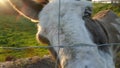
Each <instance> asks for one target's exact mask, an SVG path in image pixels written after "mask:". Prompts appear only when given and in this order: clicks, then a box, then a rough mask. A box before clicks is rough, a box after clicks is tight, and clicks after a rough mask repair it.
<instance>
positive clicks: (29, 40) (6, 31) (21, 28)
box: [0, 14, 48, 61]
mask: <svg viewBox="0 0 120 68" xmlns="http://www.w3.org/2000/svg"><path fill="white" fill-rule="evenodd" d="M36 32H37V28H36V24H34V23H32V22H30V21H29V20H26V19H25V18H22V17H19V16H14V15H5V14H4V15H3V14H0V47H1V46H2V47H24V46H40V44H38V43H37V41H36V38H35V34H36ZM45 54H48V51H47V49H33V48H30V49H26V50H10V49H0V61H4V60H5V58H6V57H9V56H12V57H15V58H21V57H22V58H24V57H32V56H36V55H37V56H43V55H45Z"/></svg>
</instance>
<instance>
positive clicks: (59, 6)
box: [55, 0, 61, 68]
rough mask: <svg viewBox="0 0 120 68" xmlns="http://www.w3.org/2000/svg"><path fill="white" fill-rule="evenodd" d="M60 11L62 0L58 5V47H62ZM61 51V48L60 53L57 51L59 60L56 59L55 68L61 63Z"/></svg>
mask: <svg viewBox="0 0 120 68" xmlns="http://www.w3.org/2000/svg"><path fill="white" fill-rule="evenodd" d="M60 9H61V0H59V4H58V46H60V29H61V27H60V23H61V20H60V19H61V18H60V14H61V13H60V12H61V11H60ZM59 51H60V47H58V51H57V54H58V55H57V58H56V64H55V68H58V62H59Z"/></svg>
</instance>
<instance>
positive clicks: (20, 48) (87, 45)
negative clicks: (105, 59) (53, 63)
mask: <svg viewBox="0 0 120 68" xmlns="http://www.w3.org/2000/svg"><path fill="white" fill-rule="evenodd" d="M111 45H113V46H120V43H109V44H100V45H97V44H93V45H92V44H85V43H80V44H74V45H60V46H51V45H48V46H29V47H0V49H12V50H25V49H30V48H56V47H59V48H65V47H101V46H111Z"/></svg>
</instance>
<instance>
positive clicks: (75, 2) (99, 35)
mask: <svg viewBox="0 0 120 68" xmlns="http://www.w3.org/2000/svg"><path fill="white" fill-rule="evenodd" d="M9 1H10V2H13V1H14V0H9ZM21 1H22V3H23V5H24V6H26V7H25V9H23V10H17V11H18V12H19V13H23V16H25V17H27V18H28V19H32V20H37V21H39V23H38V24H37V26H38V32H37V34H36V37H37V40H38V41H40V42H42V43H45V44H48V45H49V46H53V48H49V50H50V52H51V54H52V56H53V57H54V59H55V60H56V61H57V63H58V67H59V68H115V62H114V57H115V56H114V54H115V53H116V52H117V51H118V50H115V47H113V46H109V45H104V46H100V45H102V44H109V43H119V42H120V28H119V25H120V22H119V21H116V20H115V19H117V18H118V17H117V16H116V15H115V14H113V16H114V19H112V17H111V18H109V17H110V15H112V14H111V13H112V12H111V11H105V12H101V13H99V14H97V15H96V16H94V17H93V18H92V17H91V14H92V3H91V2H90V1H86V0H21ZM14 4H15V3H13V5H14ZM13 5H12V6H13ZM23 8H24V7H23ZM14 9H15V10H16V9H17V7H16V8H15V7H14ZM105 14H106V15H105ZM29 17H30V18H29ZM108 20H110V21H108ZM111 20H112V21H111ZM101 22H102V23H101ZM114 22H115V23H114ZM116 22H117V24H116ZM111 31H113V33H112V32H111ZM114 38H115V39H114ZM54 46H58V47H54ZM59 46H64V47H62V48H59ZM116 48H117V49H119V47H116Z"/></svg>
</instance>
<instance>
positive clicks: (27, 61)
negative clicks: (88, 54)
mask: <svg viewBox="0 0 120 68" xmlns="http://www.w3.org/2000/svg"><path fill="white" fill-rule="evenodd" d="M101 46H120V43H110V44H101V45H90V44H83V43H81V44H75V45H74V46H72V45H71V46H67V45H61V46H51V45H50V46H30V47H19V48H18V47H0V49H8V50H25V49H30V48H46V49H48V48H56V47H57V48H66V47H67V48H68V47H101ZM58 52H59V51H58ZM9 58H10V57H9ZM57 65H58V63H57V60H56V61H53V60H52V57H51V56H49V55H47V56H44V57H43V58H40V57H38V56H35V57H32V58H24V59H23V58H22V59H17V60H12V61H10V62H1V63H0V68H58V66H57Z"/></svg>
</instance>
